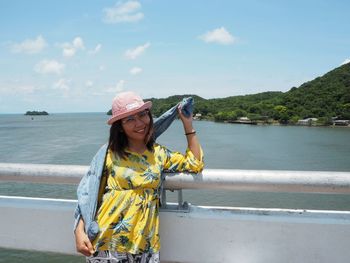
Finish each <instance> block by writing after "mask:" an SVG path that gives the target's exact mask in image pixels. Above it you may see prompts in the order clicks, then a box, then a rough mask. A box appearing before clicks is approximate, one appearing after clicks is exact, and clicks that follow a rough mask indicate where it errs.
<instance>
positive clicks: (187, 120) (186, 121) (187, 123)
mask: <svg viewBox="0 0 350 263" xmlns="http://www.w3.org/2000/svg"><path fill="white" fill-rule="evenodd" d="M177 112H178V114H179V117H180V119H181V121H182V124H183V126H184V129H185V133H188V132H192V130H193V126H192V120H193V117H192V114H191V115H190V116H189V117H186V116H185V115H183V113H182V111H181V106H180V105H179V107H177Z"/></svg>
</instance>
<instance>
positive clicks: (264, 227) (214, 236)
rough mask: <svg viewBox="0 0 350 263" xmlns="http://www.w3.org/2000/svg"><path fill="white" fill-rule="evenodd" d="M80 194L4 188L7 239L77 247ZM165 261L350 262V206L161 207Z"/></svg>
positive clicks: (1, 205) (0, 225)
mask: <svg viewBox="0 0 350 263" xmlns="http://www.w3.org/2000/svg"><path fill="white" fill-rule="evenodd" d="M75 204H76V201H75V200H62V199H60V200H58V199H43V198H26V197H6V196H0V210H1V218H0V247H4V248H13V249H25V250H38V251H51V252H59V253H64V254H76V252H75V244H74V237H73V232H72V224H73V210H74V207H75ZM160 217H161V238H162V249H161V258H162V262H163V261H167V262H315V263H316V262H317V263H319V262H325V263H326V262H327V263H328V262H348V259H349V258H350V250H349V248H348V244H349V243H350V212H344V211H310V210H288V209H255V208H226V207H204V206H191V207H190V212H188V213H183V212H166V211H162V212H161V213H160Z"/></svg>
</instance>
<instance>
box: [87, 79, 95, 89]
mask: <svg viewBox="0 0 350 263" xmlns="http://www.w3.org/2000/svg"><path fill="white" fill-rule="evenodd" d="M93 85H94V83H93V82H92V81H91V80H88V81H86V82H85V86H86V87H88V88H90V87H92V86H93Z"/></svg>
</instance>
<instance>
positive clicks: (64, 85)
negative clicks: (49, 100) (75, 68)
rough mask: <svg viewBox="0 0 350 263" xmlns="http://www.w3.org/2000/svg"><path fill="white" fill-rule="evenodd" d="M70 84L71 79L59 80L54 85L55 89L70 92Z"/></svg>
mask: <svg viewBox="0 0 350 263" xmlns="http://www.w3.org/2000/svg"><path fill="white" fill-rule="evenodd" d="M70 82H71V81H70V80H69V79H63V78H62V79H59V80H58V81H57V82H56V83H54V84H53V88H54V89H60V90H64V91H68V90H69V89H70V88H69V84H70Z"/></svg>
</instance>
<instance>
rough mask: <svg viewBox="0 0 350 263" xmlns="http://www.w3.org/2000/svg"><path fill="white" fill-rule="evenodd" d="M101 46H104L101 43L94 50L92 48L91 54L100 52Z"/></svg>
mask: <svg viewBox="0 0 350 263" xmlns="http://www.w3.org/2000/svg"><path fill="white" fill-rule="evenodd" d="M101 47H102V45H101V44H97V46H96V47H95V48H94V49H93V50H90V51H89V54H91V55H95V54H97V53H98V52H100V50H101Z"/></svg>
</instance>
